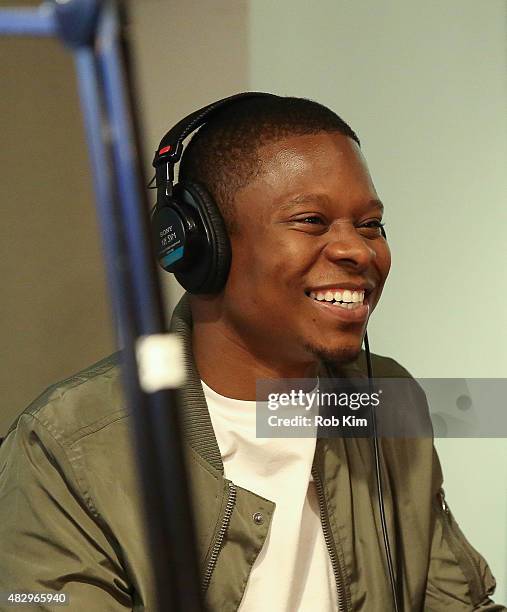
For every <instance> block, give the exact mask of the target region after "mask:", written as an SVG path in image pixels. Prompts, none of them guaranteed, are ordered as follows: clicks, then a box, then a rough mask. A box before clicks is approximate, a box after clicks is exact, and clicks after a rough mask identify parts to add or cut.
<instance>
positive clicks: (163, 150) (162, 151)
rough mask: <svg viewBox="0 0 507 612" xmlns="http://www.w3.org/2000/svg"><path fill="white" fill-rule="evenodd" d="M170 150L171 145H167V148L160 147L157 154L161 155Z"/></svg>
mask: <svg viewBox="0 0 507 612" xmlns="http://www.w3.org/2000/svg"><path fill="white" fill-rule="evenodd" d="M170 150H171V145H167V147H162V148H161V149H160V151H159V152H158V154H159V155H163V154H164V153H167V152H168V151H170Z"/></svg>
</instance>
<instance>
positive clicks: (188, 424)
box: [170, 293, 366, 474]
mask: <svg viewBox="0 0 507 612" xmlns="http://www.w3.org/2000/svg"><path fill="white" fill-rule="evenodd" d="M192 328H193V324H192V312H191V310H190V301H189V299H188V293H185V294H184V295H183V297H182V298H181V300H180V301H179V302H178V304H177V305H176V308H175V309H174V312H173V316H172V318H171V325H170V329H171V332H173V333H176V334H178V335H179V336H180V337H181V338H182V340H183V353H184V358H185V365H186V375H187V376H186V381H185V384H184V386H183V388H182V389H181V394H182V405H183V407H184V408H183V410H182V415H181V425H182V429H183V436H184V438H185V439H186V441H187V442H188V443H189V444H190V446H191V447H192V448H193V449H194V450H195V451H196V452H197V453H198V454H199V455H200V456H201V457H202V458H203V459H204V460H205V461H208V462H209V463H210V464H211V465H212V466H213V467H214V468H216V469H217V470H219V471H220V472H221V473H222V474H223V472H224V466H223V463H222V458H221V456H220V449H219V447H218V443H217V440H216V437H215V432H214V431H213V425H212V424H211V418H210V415H209V412H208V406H207V404H206V399H205V397H204V391H203V389H202V384H201V379H200V376H199V372H198V370H197V366H196V364H195V361H194V355H193V351H192ZM364 362H365V355H364V351H361V354H360V355H359V357H358V358H357V359H356V360H355V361H353V362H351V363H349V364H346V365H341V366H339V367H336V366H335V365H334V364H330V363H324V362H323V363H321V365H320V368H319V377H320V378H332V377H340V378H351V377H357V378H364V377H365V376H366V375H365V364H364Z"/></svg>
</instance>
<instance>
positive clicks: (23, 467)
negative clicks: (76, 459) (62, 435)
mask: <svg viewBox="0 0 507 612" xmlns="http://www.w3.org/2000/svg"><path fill="white" fill-rule="evenodd" d="M0 542H1V545H0V593H2V597H3V598H4V599H5V597H6V593H11V592H14V593H16V592H30V593H52V594H53V593H64V594H65V595H66V596H67V601H69V603H70V606H69V607H68V608H67V609H70V610H72V611H76V612H78V611H81V610H82V611H83V612H84V611H87V612H89V611H90V610H101V611H104V612H109V611H110V612H119V611H122V612H124V611H125V610H132V599H131V596H130V593H129V586H128V581H127V578H126V576H125V572H124V570H123V568H122V565H121V562H120V559H119V555H118V553H117V552H116V551H117V550H118V547H115V546H114V538H113V537H112V535H111V534H110V533H107V529H105V528H104V526H103V525H101V524H100V520H99V517H97V516H96V513H94V510H93V506H92V505H91V502H89V501H88V500H87V499H86V498H85V496H84V495H82V494H81V492H80V488H79V481H78V478H77V477H76V475H75V474H74V473H73V469H72V466H71V463H70V461H69V459H68V457H67V456H66V453H65V450H64V449H63V448H62V446H61V445H60V444H59V443H58V442H57V441H56V440H55V439H54V438H53V437H52V435H51V434H50V432H49V431H48V430H47V429H46V428H45V427H44V426H43V425H42V424H41V423H40V422H39V421H38V420H37V418H36V417H35V416H33V415H31V414H29V413H25V414H23V415H22V416H21V417H20V418H19V420H18V423H17V426H16V428H15V429H14V430H13V431H11V432H10V433H9V435H8V436H7V438H6V439H5V441H4V442H3V444H2V446H1V447H0ZM35 607H36V608H37V609H38V610H48V611H49V610H52V611H54V610H55V607H54V605H48V604H46V605H44V604H42V603H40V604H37V606H35ZM10 609H11V608H10V607H8V606H7V602H6V601H2V602H1V603H0V610H1V611H2V612H3V611H4V610H5V611H6V612H7V610H10ZM32 609H33V606H32Z"/></svg>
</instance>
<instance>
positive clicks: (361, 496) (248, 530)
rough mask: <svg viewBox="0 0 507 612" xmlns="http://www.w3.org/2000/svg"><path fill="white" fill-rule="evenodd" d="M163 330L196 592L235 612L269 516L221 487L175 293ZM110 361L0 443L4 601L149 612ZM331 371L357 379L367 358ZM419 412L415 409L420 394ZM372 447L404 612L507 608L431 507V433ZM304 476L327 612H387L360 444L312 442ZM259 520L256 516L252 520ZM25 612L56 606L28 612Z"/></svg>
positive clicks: (434, 504)
mask: <svg viewBox="0 0 507 612" xmlns="http://www.w3.org/2000/svg"><path fill="white" fill-rule="evenodd" d="M171 329H172V331H174V332H176V333H178V334H180V335H181V336H182V338H183V341H184V346H185V355H186V365H187V381H186V383H185V385H184V387H183V389H182V391H181V399H182V402H181V405H182V408H181V410H182V418H183V429H184V440H185V443H184V446H185V450H186V457H187V467H188V474H189V480H190V489H191V494H192V498H193V506H194V513H195V522H196V536H197V546H198V555H199V562H200V566H201V573H202V587H203V590H204V591H205V600H206V604H207V607H208V609H209V610H210V612H233V611H234V610H237V609H238V606H239V605H240V602H241V599H242V596H243V592H244V589H245V585H246V583H247V580H248V576H249V573H250V570H251V568H252V565H253V563H254V561H255V559H256V557H257V555H258V554H259V552H260V550H261V548H262V546H263V544H264V542H265V540H266V536H267V534H268V530H269V526H270V522H271V518H272V516H273V513H274V512H276V508H275V504H274V503H273V502H271V501H269V500H267V499H264V498H262V497H260V496H258V495H256V494H255V492H252V491H248V490H245V489H243V488H241V487H240V486H237V485H236V484H235V483H231V482H230V481H228V480H227V479H226V478H224V470H223V464H222V460H221V457H220V451H219V448H218V445H217V442H216V438H215V435H214V432H213V428H212V425H211V420H210V417H209V413H208V409H207V406H206V401H205V399H204V395H203V390H202V386H201V383H200V378H199V374H198V372H197V369H196V366H195V363H194V360H193V357H192V346H191V334H192V319H191V313H190V308H189V304H188V299H187V297H186V296H184V298H183V299H182V301H181V302H180V303H179V305H178V306H177V308H176V310H175V312H174V315H173V318H172V322H171ZM372 360H373V368H374V372H375V374H376V376H377V377H407V376H410V375H409V374H408V372H407V371H406V370H405V369H403V368H402V367H401V366H400V365H399V364H398V363H396V362H395V361H394V360H392V359H388V358H385V357H380V356H377V355H373V356H372ZM120 366H121V353H116V354H114V355H112V356H110V357H108V358H106V359H104V360H102V361H100V362H99V363H97V364H95V365H93V366H91V367H89V368H88V369H86V370H84V371H82V372H80V373H78V374H76V375H75V376H72V377H71V378H68V379H67V380H64V381H62V382H60V383H57V384H55V385H53V386H51V387H50V388H48V389H47V390H46V391H45V393H43V394H42V395H41V396H40V397H39V398H38V399H36V400H35V401H34V402H33V403H32V404H31V405H30V406H29V407H28V408H27V409H26V410H25V411H24V412H23V413H22V414H21V415H20V416H19V417H18V418H17V419H16V421H15V422H14V423H13V425H12V427H11V429H10V430H9V432H8V434H7V436H6V439H5V441H4V443H3V445H2V446H1V447H0V593H2V597H4V598H5V597H6V594H7V593H8V592H20V591H25V592H26V591H28V592H32V593H35V592H40V593H54V592H59V593H65V594H66V596H67V597H68V599H69V601H70V606H69V608H68V609H70V610H72V611H76V612H77V611H83V612H84V611H86V612H95V611H97V612H106V611H111V612H119V611H124V610H135V611H141V610H147V611H149V610H155V600H154V588H153V576H152V571H151V564H150V556H149V552H148V546H147V537H146V533H145V529H144V514H143V508H142V506H141V495H140V482H139V477H138V474H137V470H136V463H135V454H134V452H133V450H132V444H131V428H132V416H131V414H130V413H129V411H128V409H127V408H126V407H125V403H124V396H123V392H122V386H121V377H120ZM324 375H326V374H325V372H324ZM340 375H342V376H360V377H364V376H365V375H366V374H365V359H364V354H363V353H362V354H361V355H360V357H359V358H358V359H357V361H356V362H354V363H352V364H349V365H348V366H346V367H345V368H342V369H341V370H340ZM420 405H421V406H422V409H423V410H427V404H426V401H425V398H424V397H421V398H420ZM379 443H380V451H381V461H382V464H383V469H384V474H385V478H384V481H385V482H384V485H385V487H386V488H385V491H384V504H385V512H386V520H387V526H388V532H389V539H390V544H391V549H392V555H393V565H394V568H395V570H396V574H397V580H398V582H399V584H400V588H401V591H402V598H403V609H404V612H417V611H423V610H424V611H428V612H443V611H444V610H445V611H447V612H465V611H469V610H481V611H484V612H486V611H495V610H507V608H505V607H504V606H502V605H498V604H495V603H493V601H492V600H491V599H490V595H492V593H493V591H494V589H495V580H494V578H493V576H492V574H491V572H490V569H489V567H488V565H487V563H486V561H485V560H484V559H483V558H482V556H481V555H480V554H479V553H478V552H477V551H476V550H475V549H474V548H473V547H472V546H471V545H470V544H469V543H468V541H467V540H466V539H465V537H464V535H463V534H462V532H461V531H460V529H459V527H458V525H457V524H456V522H455V520H454V518H453V516H452V514H451V512H450V510H449V507H448V506H447V505H446V503H445V501H444V499H443V493H442V488H441V487H442V473H441V469H440V464H439V461H438V457H437V454H436V452H435V449H434V446H433V440H432V438H431V437H427V438H420V439H394V438H381V439H380V440H379ZM313 473H314V477H315V478H316V484H317V488H318V491H319V498H320V502H321V519H322V524H323V529H324V531H325V535H326V542H327V545H328V549H329V553H330V556H331V559H332V563H333V569H334V573H335V576H336V582H337V602H338V609H339V610H340V611H347V612H352V611H355V612H356V611H357V612H359V611H368V612H370V611H371V612H384V611H386V612H389V611H391V610H392V609H393V607H392V603H391V593H390V586H389V580H388V575H387V574H386V569H385V561H384V559H385V556H384V549H383V538H382V530H381V526H380V522H379V517H378V514H377V513H378V506H377V502H376V494H375V480H374V478H375V472H374V467H373V461H372V455H371V440H368V439H367V438H319V439H318V440H317V448H316V452H315V458H314V466H313ZM258 513H261V514H262V516H263V517H264V520H263V521H259V520H255V519H254V515H256V514H257V515H258ZM257 519H258V516H257ZM8 609H9V610H10V609H11V608H10V607H8V606H7V604H6V603H5V601H4V602H3V603H0V610H2V611H3V610H8ZM37 609H39V610H54V609H55V608H54V607H52V606H50V605H47V604H43V603H39V604H37ZM168 612H170V611H168ZM273 612H276V611H273ZM316 612H318V611H316Z"/></svg>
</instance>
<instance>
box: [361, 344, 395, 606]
mask: <svg viewBox="0 0 507 612" xmlns="http://www.w3.org/2000/svg"><path fill="white" fill-rule="evenodd" d="M364 348H365V352H366V366H367V368H368V383H369V387H370V388H369V391H370V394H371V392H372V380H373V371H372V367H371V357H370V345H369V342H368V334H367V333H365V335H364ZM371 416H372V428H373V450H374V455H375V475H376V480H377V493H378V501H379V510H380V522H381V524H382V533H383V536H384V548H385V551H386V558H387V567H388V569H389V580H390V582H391V591H392V595H393V603H394V610H395V612H400V610H401V609H402V608H401V605H398V591H397V588H396V579H395V577H394V569H393V561H392V557H391V547H390V545H389V536H388V533H387V525H386V515H385V510H384V494H383V492H382V470H381V466H380V456H379V448H378V439H377V423H376V419H375V407H374V406H371Z"/></svg>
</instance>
